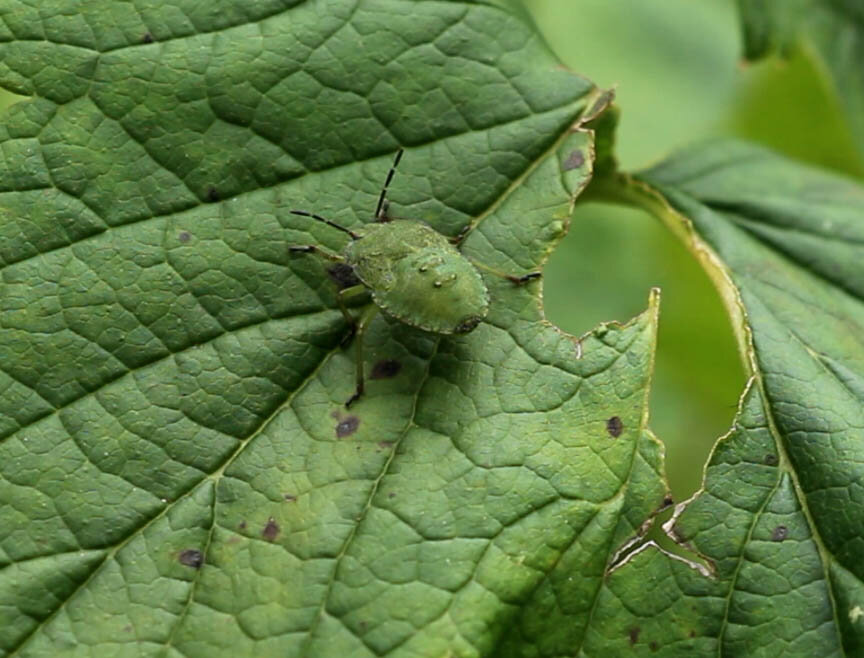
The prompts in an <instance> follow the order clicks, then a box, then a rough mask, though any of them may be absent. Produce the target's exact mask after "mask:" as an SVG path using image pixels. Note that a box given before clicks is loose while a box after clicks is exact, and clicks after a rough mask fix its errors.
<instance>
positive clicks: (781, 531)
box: [771, 525, 789, 541]
mask: <svg viewBox="0 0 864 658" xmlns="http://www.w3.org/2000/svg"><path fill="white" fill-rule="evenodd" d="M788 536H789V528H787V527H786V526H785V525H778V526H777V527H776V528H774V530H772V531H771V541H783V540H784V539H786V537H788Z"/></svg>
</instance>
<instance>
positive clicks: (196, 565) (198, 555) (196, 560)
mask: <svg viewBox="0 0 864 658" xmlns="http://www.w3.org/2000/svg"><path fill="white" fill-rule="evenodd" d="M177 560H178V561H179V562H180V564H182V565H184V566H187V567H192V568H193V569H200V568H201V565H202V564H204V553H202V552H201V551H199V550H198V549H197V548H187V549H186V550H184V551H180V555H178V556H177Z"/></svg>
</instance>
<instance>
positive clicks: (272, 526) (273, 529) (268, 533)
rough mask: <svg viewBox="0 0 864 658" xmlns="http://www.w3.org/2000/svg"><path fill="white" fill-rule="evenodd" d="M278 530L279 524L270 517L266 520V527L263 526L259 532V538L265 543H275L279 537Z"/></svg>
mask: <svg viewBox="0 0 864 658" xmlns="http://www.w3.org/2000/svg"><path fill="white" fill-rule="evenodd" d="M279 530H280V528H279V524H278V523H276V519H274V518H273V517H272V516H271V517H270V518H269V519H267V525H265V526H264V529H263V530H262V531H261V536H262V537H264V539H266V540H267V541H275V540H276V537H278V536H279Z"/></svg>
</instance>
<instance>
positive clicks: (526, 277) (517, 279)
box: [471, 260, 542, 286]
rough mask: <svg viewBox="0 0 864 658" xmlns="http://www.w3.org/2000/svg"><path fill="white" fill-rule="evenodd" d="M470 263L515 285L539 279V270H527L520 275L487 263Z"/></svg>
mask: <svg viewBox="0 0 864 658" xmlns="http://www.w3.org/2000/svg"><path fill="white" fill-rule="evenodd" d="M471 264H472V265H473V266H474V267H476V268H477V269H479V270H485V271H486V272H489V273H490V274H494V275H495V276H500V277H501V278H502V279H507V280H508V281H510V282H511V283H514V284H515V285H517V286H521V285H522V284H524V283H528V282H529V281H533V280H534V279H539V278H540V277H541V276H542V274H541V273H540V272H528V274H523V275H521V276H516V275H515V274H507V273H506V272H502V271H501V270H496V269H494V268H492V267H489V266H488V265H483V264H481V263H475V262H474V261H473V260H472V261H471Z"/></svg>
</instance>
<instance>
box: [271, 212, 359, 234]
mask: <svg viewBox="0 0 864 658" xmlns="http://www.w3.org/2000/svg"><path fill="white" fill-rule="evenodd" d="M288 212H290V213H291V214H292V215H300V216H301V217H311V218H312V219H317V220H318V221H319V222H324V223H325V224H327V226H332V227H333V228H338V229H339V230H340V231H343V232H344V233H347V234H348V235H350V236H351V239H352V240H359V239H360V236H359V235H357V234H356V233H355V232H354V231H352V230H351V229H347V228H345V227H344V226H339V224H337V223H336V222H331V221H330V220H329V219H324V218H323V217H322V216H321V215H316V214H315V213H314V212H306V211H305V210H289V211H288Z"/></svg>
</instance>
